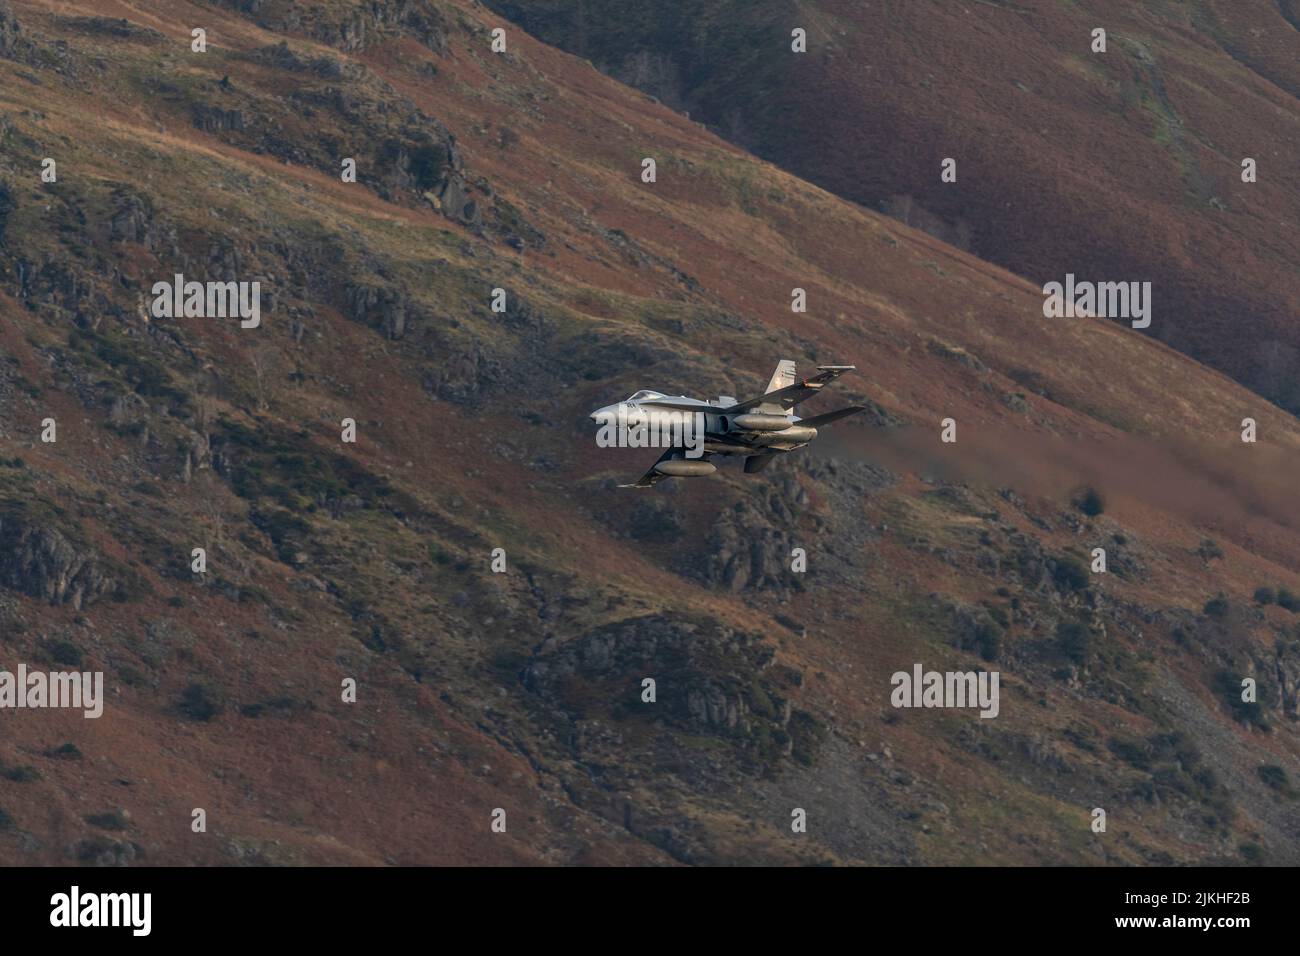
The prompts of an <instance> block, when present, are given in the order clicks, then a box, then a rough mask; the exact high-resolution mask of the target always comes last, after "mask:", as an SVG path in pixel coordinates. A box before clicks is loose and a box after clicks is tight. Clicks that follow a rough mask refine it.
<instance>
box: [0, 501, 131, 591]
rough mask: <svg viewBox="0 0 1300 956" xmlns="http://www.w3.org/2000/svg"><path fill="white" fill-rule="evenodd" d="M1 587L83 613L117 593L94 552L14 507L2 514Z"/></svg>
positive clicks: (0, 525)
mask: <svg viewBox="0 0 1300 956" xmlns="http://www.w3.org/2000/svg"><path fill="white" fill-rule="evenodd" d="M0 585H3V586H4V587H7V588H11V589H12V590H15V591H19V592H21V593H23V594H26V595H28V596H30V597H34V598H39V599H41V600H43V601H48V602H49V603H50V604H71V605H72V606H73V607H74V608H78V609H80V608H81V607H82V606H83V605H86V604H89V603H91V602H92V601H94V600H95V599H97V598H99V597H102V596H103V595H105V594H108V593H109V592H111V591H113V590H114V587H115V582H114V580H113V579H112V578H111V577H110V576H109V574H108V572H107V570H106V569H105V568H104V566H103V563H102V562H101V561H100V560H99V558H98V557H97V556H96V555H95V554H94V553H93V552H92V551H91V550H90V549H89V548H86V547H85V546H83V545H80V544H77V543H75V542H74V541H72V540H71V539H70V538H69V537H68V536H66V535H65V534H63V533H62V532H61V531H59V530H57V529H56V528H53V527H51V526H50V525H48V524H46V523H45V522H43V521H41V520H40V519H38V518H35V517H33V516H32V515H30V514H28V513H26V510H25V509H23V508H20V507H15V506H9V507H6V508H5V510H4V511H3V512H0Z"/></svg>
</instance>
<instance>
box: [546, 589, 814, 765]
mask: <svg viewBox="0 0 1300 956" xmlns="http://www.w3.org/2000/svg"><path fill="white" fill-rule="evenodd" d="M774 658H775V652H774V651H773V649H772V647H771V646H770V645H768V644H767V643H765V642H764V640H763V638H762V636H761V635H758V634H748V633H744V632H741V631H736V630H733V629H732V628H730V627H727V626H726V625H723V624H721V623H720V622H718V621H714V620H679V619H669V618H666V617H661V616H657V615H651V616H647V617H639V618H634V619H631V620H625V621H618V622H616V623H613V624H608V625H605V626H603V627H598V628H595V629H593V630H590V631H588V632H587V633H585V634H583V635H582V636H581V637H578V638H576V639H573V640H567V641H561V640H556V639H548V640H547V641H546V642H544V643H543V645H542V647H541V648H540V649H539V650H538V651H537V653H536V654H535V655H534V658H533V660H532V662H531V663H530V664H529V665H528V667H527V668H526V669H525V671H524V686H525V687H527V688H528V689H529V690H530V691H532V692H533V693H535V694H538V695H540V696H541V697H543V698H544V699H546V700H547V701H548V702H549V703H551V704H553V705H555V706H557V707H559V708H560V709H561V710H562V711H564V712H565V713H568V714H570V715H571V716H577V717H582V716H589V712H590V709H591V702H592V701H594V700H597V699H600V700H605V701H608V702H609V703H608V706H610V707H612V708H617V706H618V702H619V701H620V700H622V699H634V698H636V697H637V696H638V695H639V694H640V693H641V690H640V688H641V681H642V679H643V678H646V677H652V678H654V680H655V682H656V684H657V691H656V693H657V697H658V702H657V706H658V708H661V710H658V711H657V712H658V713H662V714H663V715H665V716H666V717H667V719H668V720H669V721H671V722H672V723H674V724H676V725H677V726H679V727H682V728H683V729H689V730H692V731H694V732H696V733H710V734H714V735H720V736H725V737H741V738H746V739H748V740H750V741H751V742H754V743H755V744H757V745H760V746H761V747H763V748H765V749H768V750H769V751H770V752H769V753H768V754H767V756H776V755H777V754H778V753H784V754H789V753H790V752H791V750H792V748H793V746H794V743H795V742H794V741H793V740H792V739H791V736H790V734H789V733H788V726H789V724H790V721H791V716H792V713H793V710H792V706H791V702H790V700H789V699H788V698H787V697H786V696H785V695H786V693H787V692H788V690H789V687H790V686H792V685H796V684H797V683H799V682H800V680H801V678H800V677H799V675H798V674H797V673H796V672H793V671H789V670H788V669H786V668H779V667H776V666H774V665H775V661H774Z"/></svg>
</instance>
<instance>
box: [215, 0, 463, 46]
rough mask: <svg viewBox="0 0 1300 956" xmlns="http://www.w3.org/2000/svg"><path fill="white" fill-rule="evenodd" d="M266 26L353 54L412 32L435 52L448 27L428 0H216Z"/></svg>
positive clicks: (409, 34) (442, 43)
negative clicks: (338, 1) (355, 4)
mask: <svg viewBox="0 0 1300 956" xmlns="http://www.w3.org/2000/svg"><path fill="white" fill-rule="evenodd" d="M221 2H222V4H223V5H224V6H227V7H232V8H234V9H236V10H239V11H240V12H242V13H245V14H247V15H249V16H250V17H252V19H253V20H254V21H255V22H256V23H257V24H258V26H261V27H263V28H264V29H267V30H273V31H276V32H281V33H297V34H302V35H305V36H309V37H311V38H312V39H313V40H318V41H320V42H321V43H326V44H328V45H330V46H332V47H334V48H336V49H339V50H343V51H344V52H347V53H353V52H357V51H360V50H364V49H366V48H367V47H368V46H370V45H371V44H372V43H374V42H375V41H376V40H378V39H379V38H381V37H385V36H387V37H389V38H396V37H412V38H414V39H415V40H418V41H419V42H420V43H421V44H422V45H424V46H425V47H427V48H428V49H430V50H432V51H433V52H435V53H439V54H441V53H444V52H445V51H446V49H447V26H446V23H445V22H444V20H443V17H442V14H441V13H440V12H439V11H438V8H437V7H436V6H434V5H433V4H432V3H429V2H427V0H371V2H368V3H365V4H362V5H359V7H360V8H359V9H348V8H347V6H332V5H328V4H307V5H304V4H299V3H295V2H292V0H221Z"/></svg>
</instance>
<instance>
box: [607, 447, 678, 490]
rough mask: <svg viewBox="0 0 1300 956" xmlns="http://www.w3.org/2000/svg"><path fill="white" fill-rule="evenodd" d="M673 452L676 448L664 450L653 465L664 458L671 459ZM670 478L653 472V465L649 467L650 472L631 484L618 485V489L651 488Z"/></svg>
mask: <svg viewBox="0 0 1300 956" xmlns="http://www.w3.org/2000/svg"><path fill="white" fill-rule="evenodd" d="M675 451H677V449H676V448H665V449H664V453H663V454H662V455H660V456H659V460H658V461H656V462H655V465H657V464H659V462H660V461H663V460H664V459H666V458H671V457H672V454H673V452H675ZM670 477H672V476H671V475H661V474H659V472H657V471H655V469H654V465H651V466H650V470H649V471H647V472H646V473H645V474H644V475H642V476H641V477H640V478H638V479H637V480H636V481H634V482H632V484H630V485H619V487H620V488H652V487H654V486H655V485H657V484H659V482H661V481H666V480H667V479H668V478H670Z"/></svg>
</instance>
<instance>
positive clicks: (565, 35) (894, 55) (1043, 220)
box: [489, 0, 1300, 412]
mask: <svg viewBox="0 0 1300 956" xmlns="http://www.w3.org/2000/svg"><path fill="white" fill-rule="evenodd" d="M489 6H491V7H492V8H493V9H495V10H497V11H499V12H501V13H502V14H504V15H506V16H509V17H511V18H513V19H514V20H515V21H517V22H518V23H519V24H520V25H521V26H523V27H524V28H525V29H527V30H529V31H530V32H532V33H534V34H535V35H536V36H538V37H539V38H541V39H543V40H545V41H547V42H550V43H555V44H557V45H559V46H561V47H563V48H564V49H566V50H569V51H571V52H573V53H576V54H577V55H579V56H583V57H587V58H589V59H590V60H591V61H592V62H593V63H595V64H596V65H597V66H599V67H600V68H601V69H602V70H604V71H606V72H608V73H610V74H611V75H613V76H614V77H615V78H617V79H619V80H621V81H623V82H626V83H630V84H632V85H634V86H637V87H639V88H641V89H643V90H646V91H647V92H649V93H652V94H653V95H655V96H657V97H659V98H660V99H662V100H663V101H664V102H665V103H668V104H670V105H672V106H674V107H675V108H678V109H685V110H688V111H689V112H690V114H691V115H692V116H693V117H694V118H696V119H699V120H702V121H704V122H706V123H707V124H708V125H709V126H710V127H711V128H712V129H714V130H716V131H718V132H719V133H721V134H722V135H723V136H725V137H727V138H729V139H731V140H733V141H735V142H737V143H739V144H741V145H743V146H744V147H746V148H748V149H751V150H753V151H754V152H756V153H757V154H758V155H760V156H763V157H765V158H767V159H770V160H772V161H773V162H776V163H778V164H779V165H781V166H783V167H784V168H786V169H789V170H791V171H792V172H794V173H796V174H797V175H799V176H802V177H803V178H805V179H808V180H810V181H812V182H814V183H817V184H819V185H821V186H823V187H825V188H827V189H829V190H830V191H832V192H834V193H836V194H838V195H840V196H843V197H845V198H848V199H851V200H854V201H855V202H858V203H861V204H863V205H865V206H867V207H868V208H871V209H878V210H882V211H884V212H886V213H888V214H889V215H891V216H893V217H895V218H898V219H900V220H902V221H904V222H906V223H908V224H909V225H913V226H916V227H918V228H922V229H925V230H926V231H928V232H930V233H932V234H933V235H936V236H938V237H939V238H941V239H943V240H944V241H946V242H950V243H953V244H955V245H958V246H960V247H962V248H964V249H967V250H969V251H972V252H974V253H975V254H977V255H979V256H980V257H981V258H984V259H988V260H989V261H992V262H996V263H998V264H1000V265H1002V266H1005V267H1007V268H1009V269H1010V270H1011V271H1013V272H1016V273H1017V274H1019V275H1023V276H1025V277H1027V278H1029V279H1031V280H1032V281H1034V282H1035V283H1037V284H1038V285H1040V286H1041V285H1042V284H1044V283H1046V282H1049V281H1063V280H1064V277H1065V275H1066V274H1067V273H1074V274H1076V275H1077V276H1079V277H1080V278H1085V277H1086V278H1089V279H1091V280H1093V281H1150V282H1152V283H1153V297H1154V316H1153V321H1152V325H1151V328H1150V330H1149V333H1150V334H1151V335H1153V336H1155V337H1156V338H1158V339H1160V340H1161V341H1163V342H1165V343H1167V344H1169V345H1172V346H1173V347H1174V348H1176V349H1179V350H1180V351H1183V352H1186V353H1187V354H1189V355H1191V356H1193V357H1194V358H1196V359H1197V360H1198V361H1201V362H1203V363H1205V364H1208V365H1211V366H1213V367H1215V368H1218V369H1220V370H1222V371H1224V372H1226V373H1227V374H1229V375H1231V376H1233V377H1234V378H1236V379H1237V380H1238V381H1241V382H1243V383H1245V384H1246V385H1247V386H1248V387H1250V388H1252V389H1254V390H1256V391H1258V392H1259V393H1260V394H1262V395H1264V396H1265V397H1266V398H1268V399H1270V400H1272V401H1275V402H1278V403H1280V404H1281V405H1282V406H1283V407H1285V408H1287V409H1289V410H1291V411H1293V412H1294V411H1296V410H1297V409H1298V408H1300V391H1297V384H1296V383H1297V381H1300V375H1298V373H1300V365H1298V364H1297V361H1298V359H1297V356H1298V355H1300V352H1298V351H1297V349H1300V339H1298V338H1297V332H1296V324H1295V321H1294V319H1295V316H1296V315H1297V314H1298V313H1300V261H1297V257H1296V252H1295V250H1296V248H1297V244H1298V243H1297V240H1298V239H1300V193H1298V192H1297V190H1296V179H1295V175H1294V167H1295V162H1294V157H1295V156H1296V155H1297V153H1300V111H1298V110H1297V100H1296V97H1297V96H1300V30H1297V27H1296V23H1297V22H1298V21H1297V19H1296V16H1295V10H1294V4H1287V3H1274V2H1271V0H1236V2H1231V3H1223V2H1214V0H1189V2H1186V3H1169V2H1165V0H1147V2H1141V3H1133V2H1126V0H1092V2H1087V3H1083V2H1078V3H1075V2H1065V0H1027V2H1023V3H1002V2H991V0H990V2H980V3H952V2H948V0H909V2H892V3H891V2H882V3H860V2H854V0H813V2H805V3H799V4H796V5H793V6H792V5H790V4H786V3H779V2H775V0H767V2H758V3H732V2H719V0H687V2H683V3H673V4H651V5H645V4H639V3H634V2H631V0H625V2H611V3H601V4H589V3H583V2H579V0H490V2H489ZM796 28H798V29H802V30H804V31H806V37H807V52H806V53H802V54H800V53H794V52H791V42H792V40H791V32H792V30H794V29H796ZM1097 29H1102V30H1105V31H1106V48H1105V51H1104V52H1101V51H1096V52H1094V49H1093V46H1094V32H1093V31H1094V30H1097ZM1247 158H1250V159H1252V160H1253V161H1254V163H1255V166H1256V176H1257V181H1255V182H1250V183H1247V182H1243V178H1242V174H1243V168H1242V163H1243V160H1245V159H1247ZM947 159H953V160H955V161H956V164H957V165H956V181H955V182H953V181H945V180H944V179H943V177H942V175H941V173H942V171H943V167H942V164H943V163H944V161H945V160H947Z"/></svg>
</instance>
